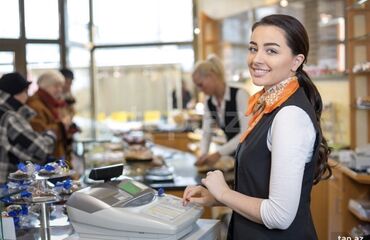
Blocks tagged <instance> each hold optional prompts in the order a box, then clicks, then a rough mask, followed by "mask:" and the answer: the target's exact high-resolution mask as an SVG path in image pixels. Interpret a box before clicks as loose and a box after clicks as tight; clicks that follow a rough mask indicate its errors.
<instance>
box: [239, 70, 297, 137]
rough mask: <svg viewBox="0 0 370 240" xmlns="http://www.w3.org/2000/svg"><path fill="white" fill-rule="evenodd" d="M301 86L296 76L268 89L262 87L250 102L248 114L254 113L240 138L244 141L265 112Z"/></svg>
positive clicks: (274, 107) (275, 106) (276, 106)
mask: <svg viewBox="0 0 370 240" xmlns="http://www.w3.org/2000/svg"><path fill="white" fill-rule="evenodd" d="M298 88H299V83H298V79H297V77H296V76H293V77H290V78H288V79H285V80H284V81H281V82H280V83H278V84H276V85H275V86H273V87H271V88H269V89H268V90H267V91H265V90H264V89H262V90H261V91H259V92H257V93H256V94H254V95H253V96H252V97H251V98H250V99H249V102H248V109H247V113H246V115H247V116H249V115H250V114H252V116H251V119H250V120H249V123H248V128H247V130H246V131H245V132H244V133H243V135H242V136H241V138H240V142H243V141H244V140H245V138H246V137H247V136H248V135H249V133H250V132H251V131H252V130H253V128H254V127H255V126H256V125H257V123H258V122H259V121H260V120H261V118H262V117H263V115H264V114H267V113H270V112H272V111H273V110H274V109H276V108H278V107H279V106H280V105H281V104H283V103H284V102H285V101H286V100H287V99H288V98H289V97H290V96H292V95H293V93H295V91H297V89H298Z"/></svg>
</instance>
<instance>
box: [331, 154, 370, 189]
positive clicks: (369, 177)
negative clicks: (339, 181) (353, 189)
mask: <svg viewBox="0 0 370 240" xmlns="http://www.w3.org/2000/svg"><path fill="white" fill-rule="evenodd" d="M329 165H330V166H331V167H334V168H338V169H339V170H340V171H342V172H343V173H344V174H346V175H347V176H349V177H350V178H351V179H353V180H355V181H356V182H358V183H362V184H370V174H366V173H358V172H355V171H353V170H351V169H350V168H348V167H346V166H343V165H342V164H341V163H339V162H337V161H335V160H333V159H329Z"/></svg>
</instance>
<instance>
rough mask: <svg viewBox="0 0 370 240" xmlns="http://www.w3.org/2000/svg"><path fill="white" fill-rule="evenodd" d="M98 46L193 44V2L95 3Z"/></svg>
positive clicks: (140, 0)
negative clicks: (153, 43)
mask: <svg viewBox="0 0 370 240" xmlns="http://www.w3.org/2000/svg"><path fill="white" fill-rule="evenodd" d="M93 9H94V15H93V16H94V25H95V27H94V30H95V31H94V33H95V36H94V39H95V42H96V43H97V44H115V43H117V44H128V43H148V42H175V41H176V42H181V41H192V39H193V21H192V2H191V1H190V0H176V1H173V0H135V1H132V0H108V1H107V0H94V2H93Z"/></svg>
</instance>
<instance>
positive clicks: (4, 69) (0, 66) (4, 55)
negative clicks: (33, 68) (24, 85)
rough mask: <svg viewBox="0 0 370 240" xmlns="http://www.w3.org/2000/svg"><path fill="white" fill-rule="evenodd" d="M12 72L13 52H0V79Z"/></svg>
mask: <svg viewBox="0 0 370 240" xmlns="http://www.w3.org/2000/svg"><path fill="white" fill-rule="evenodd" d="M13 71H14V52H11V51H0V77H1V76H2V75H3V74H5V73H10V72H13Z"/></svg>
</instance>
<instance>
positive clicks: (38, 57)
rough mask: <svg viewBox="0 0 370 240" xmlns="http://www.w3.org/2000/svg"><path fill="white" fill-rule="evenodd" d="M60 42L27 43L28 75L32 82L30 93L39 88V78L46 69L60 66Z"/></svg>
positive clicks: (56, 68)
mask: <svg viewBox="0 0 370 240" xmlns="http://www.w3.org/2000/svg"><path fill="white" fill-rule="evenodd" d="M59 51H60V50H59V45H58V44H36V43H35V44H33V43H32V44H26V52H27V55H26V61H27V76H28V78H29V80H30V81H32V84H31V85H30V87H29V93H30V94H32V93H34V92H35V91H36V90H37V88H38V87H37V83H36V81H37V78H38V77H39V76H40V74H42V73H43V72H44V71H46V70H50V69H55V70H58V69H59V68H60V53H59Z"/></svg>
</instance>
